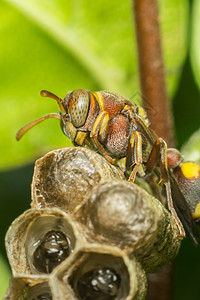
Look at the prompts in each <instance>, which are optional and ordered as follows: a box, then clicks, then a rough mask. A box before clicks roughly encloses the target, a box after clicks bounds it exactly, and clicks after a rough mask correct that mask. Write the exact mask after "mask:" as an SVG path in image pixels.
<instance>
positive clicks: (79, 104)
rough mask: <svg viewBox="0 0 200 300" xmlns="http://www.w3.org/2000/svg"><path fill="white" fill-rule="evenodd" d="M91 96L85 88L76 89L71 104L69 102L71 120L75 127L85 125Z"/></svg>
mask: <svg viewBox="0 0 200 300" xmlns="http://www.w3.org/2000/svg"><path fill="white" fill-rule="evenodd" d="M89 104H90V97H89V94H88V92H87V91H85V90H76V91H74V92H73V93H72V99H71V104H70V102H69V112H70V116H71V122H72V124H73V125H74V126H75V127H77V128H78V127H80V126H83V125H84V123H85V121H86V118H87V114H88V109H89Z"/></svg>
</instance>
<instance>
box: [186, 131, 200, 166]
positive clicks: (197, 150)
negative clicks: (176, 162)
mask: <svg viewBox="0 0 200 300" xmlns="http://www.w3.org/2000/svg"><path fill="white" fill-rule="evenodd" d="M181 153H182V154H183V155H184V159H185V160H191V161H195V162H199V163H200V129H199V130H198V131H196V132H195V133H194V134H193V135H192V136H191V137H190V139H189V140H188V141H187V142H186V143H185V145H183V147H182V149H181Z"/></svg>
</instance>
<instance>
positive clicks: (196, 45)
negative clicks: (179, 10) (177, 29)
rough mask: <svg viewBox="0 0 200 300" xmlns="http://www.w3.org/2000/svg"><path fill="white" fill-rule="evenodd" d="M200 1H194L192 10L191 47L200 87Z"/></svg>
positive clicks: (195, 75) (193, 64)
mask: <svg viewBox="0 0 200 300" xmlns="http://www.w3.org/2000/svg"><path fill="white" fill-rule="evenodd" d="M199 32H200V1H199V0H194V1H193V11H192V36H191V48H190V57H191V62H192V68H193V72H194V77H195V80H196V82H197V85H198V87H199V88H200V51H199V49H200V39H199Z"/></svg>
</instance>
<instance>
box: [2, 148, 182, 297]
mask: <svg viewBox="0 0 200 300" xmlns="http://www.w3.org/2000/svg"><path fill="white" fill-rule="evenodd" d="M31 206H32V208H31V209H29V210H27V211H26V212H24V213H23V214H22V215H21V216H19V217H18V218H17V219H16V220H15V221H14V222H13V223H12V225H11V226H10V228H9V230H8V232H7V235H6V249H7V254H8V258H9V262H10V265H11V268H12V272H13V276H14V277H13V279H12V280H11V282H10V287H9V289H8V291H7V294H6V296H5V298H4V299H11V300H14V299H24V300H25V299H28V300H33V299H34V300H35V299H47V300H48V299H56V300H59V299H66V300H70V299H71V300H92V299H96V300H133V299H134V300H142V299H145V294H146V275H145V274H146V272H152V271H154V270H156V269H158V268H159V267H160V266H162V265H164V264H165V263H167V262H169V261H170V260H172V259H173V258H174V257H175V255H176V254H177V252H178V249H179V246H180V240H178V238H177V233H178V232H177V228H176V224H175V222H174V220H173V219H172V217H171V215H170V214H169V213H168V211H167V210H166V209H165V208H164V207H163V206H162V204H161V203H160V202H159V201H158V200H157V199H155V198H154V197H153V196H152V195H150V194H149V193H147V192H146V191H144V189H142V188H141V187H139V186H137V185H135V184H133V183H129V182H127V181H126V180H125V179H124V176H123V173H122V172H121V171H120V170H119V169H118V168H117V167H115V166H113V165H111V164H109V163H108V162H107V161H106V160H105V159H104V158H103V157H102V156H101V155H99V154H97V153H95V152H93V151H90V150H88V149H85V148H64V149H59V150H55V151H52V152H49V153H48V154H46V155H45V156H44V157H43V158H41V159H39V160H38V161H37V162H36V165H35V170H34V175H33V183H32V203H31Z"/></svg>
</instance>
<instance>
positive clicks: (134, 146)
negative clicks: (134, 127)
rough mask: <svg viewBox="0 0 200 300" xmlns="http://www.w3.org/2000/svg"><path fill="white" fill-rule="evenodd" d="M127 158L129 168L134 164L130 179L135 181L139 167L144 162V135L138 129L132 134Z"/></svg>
mask: <svg viewBox="0 0 200 300" xmlns="http://www.w3.org/2000/svg"><path fill="white" fill-rule="evenodd" d="M126 158H127V161H126V165H127V167H128V168H129V167H131V166H133V169H132V172H131V175H130V176H129V179H128V181H130V182H134V180H135V176H136V174H137V171H138V168H139V166H140V165H141V164H142V137H141V134H140V133H139V132H138V131H134V132H133V134H132V136H131V139H130V142H129V145H128V151H127V155H126ZM132 162H134V163H132Z"/></svg>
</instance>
